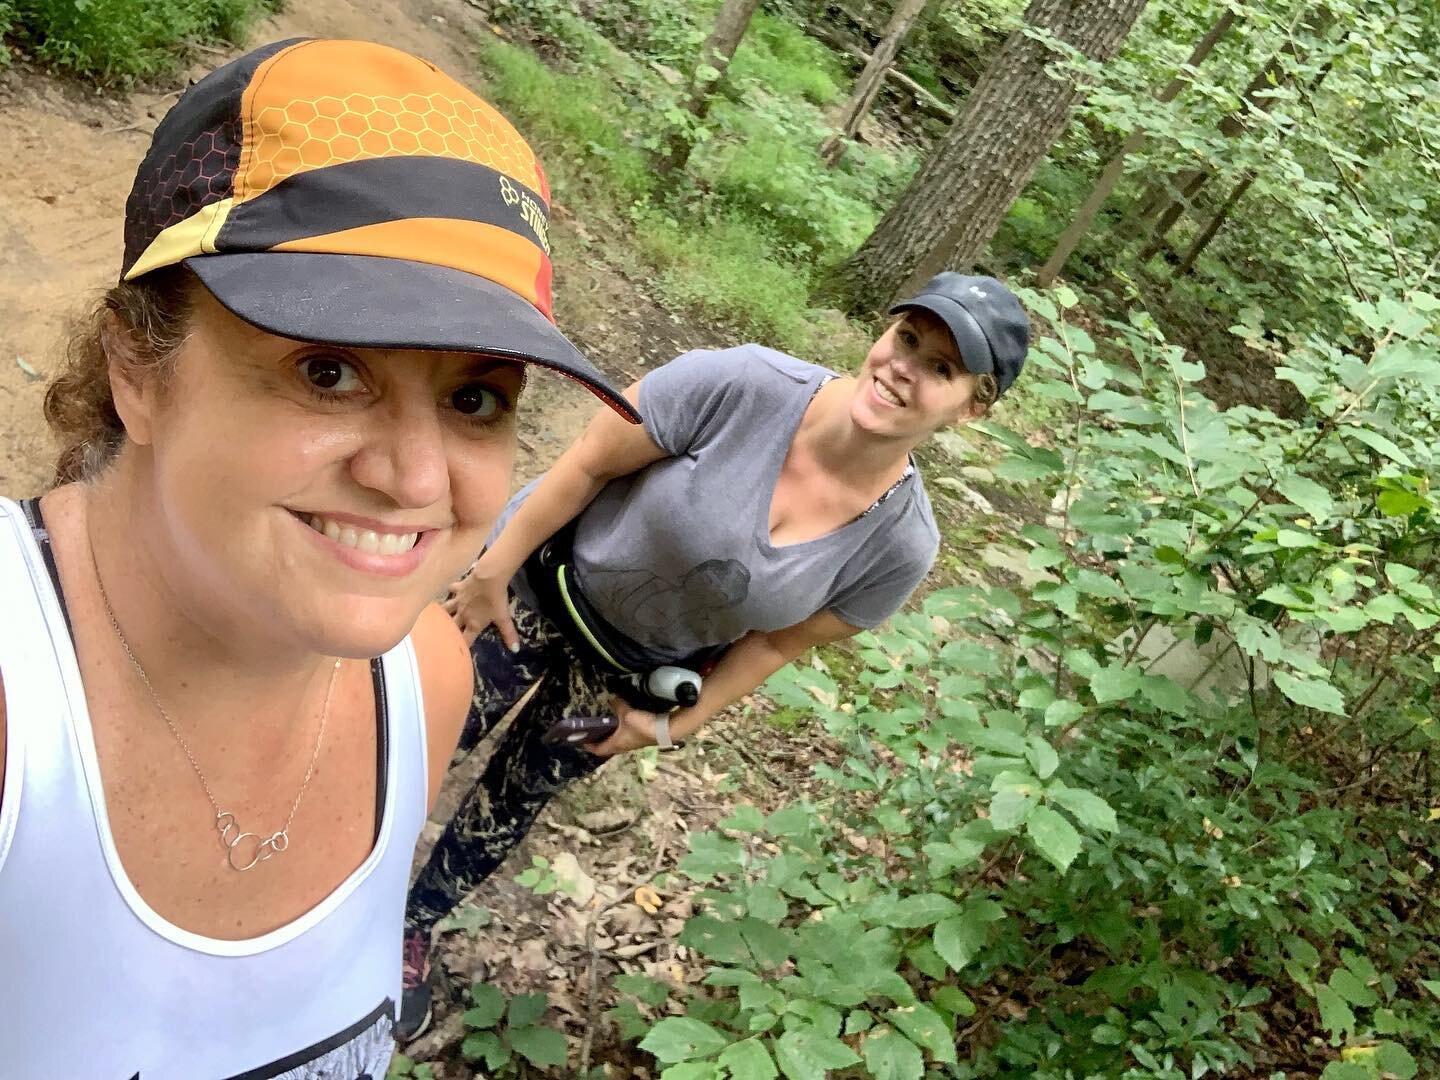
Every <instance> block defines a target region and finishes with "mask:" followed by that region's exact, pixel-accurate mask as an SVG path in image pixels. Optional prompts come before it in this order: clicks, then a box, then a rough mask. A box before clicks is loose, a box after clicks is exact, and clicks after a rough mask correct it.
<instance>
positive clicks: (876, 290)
mask: <svg viewBox="0 0 1440 1080" xmlns="http://www.w3.org/2000/svg"><path fill="white" fill-rule="evenodd" d="M1144 7H1145V0H1031V3H1030V6H1029V7H1028V8H1027V9H1026V11H1025V22H1026V24H1027V25H1026V26H1025V27H1022V28H1020V29H1017V30H1016V31H1015V32H1014V33H1012V34H1011V35H1010V37H1009V38H1008V39H1007V40H1006V41H1005V44H1004V45H1003V46H1001V49H1000V52H999V53H998V54H997V55H996V57H995V60H994V62H993V63H991V65H990V67H989V69H988V70H986V72H985V74H984V75H983V76H982V77H981V79H980V81H979V82H978V83H976V85H975V88H974V89H973V90H972V91H970V95H969V97H968V98H967V99H966V107H965V110H964V112H963V113H962V114H961V115H960V118H959V119H958V120H956V122H955V123H954V124H953V125H952V126H951V128H950V130H949V131H948V132H946V134H945V136H944V137H943V138H942V139H941V140H940V142H939V143H938V144H937V146H936V148H935V150H934V152H933V153H932V154H931V155H930V158H929V160H927V161H926V162H925V164H924V166H922V167H921V169H920V171H919V173H917V174H916V176H915V178H914V179H913V180H912V181H911V182H910V184H909V186H908V187H906V189H905V190H904V192H902V193H901V195H900V198H899V200H898V201H897V202H896V203H895V205H894V206H893V207H891V209H890V211H889V213H887V214H886V215H885V216H884V217H883V218H882V219H881V220H880V223H879V224H878V225H877V226H876V227H875V231H874V232H872V233H871V234H870V236H869V238H868V239H867V240H866V241H865V243H864V244H862V245H861V247H860V250H859V251H857V252H856V253H855V254H854V255H853V256H851V257H850V258H849V259H848V260H846V262H845V263H843V264H842V265H841V266H840V267H839V268H838V269H837V270H836V272H835V274H834V276H833V277H832V279H831V281H830V282H828V283H827V288H826V290H825V291H826V292H828V293H829V294H830V295H831V296H832V297H833V298H834V299H836V300H838V301H839V303H840V304H841V305H842V306H843V307H845V308H846V309H848V310H850V311H866V310H873V309H874V308H875V307H877V306H882V305H883V304H884V303H885V302H886V301H889V300H890V299H892V298H893V297H895V296H896V295H897V294H898V293H899V292H900V291H901V290H902V289H905V288H907V287H909V286H911V285H914V284H919V283H922V282H923V281H924V280H925V279H926V278H928V277H930V276H931V275H932V274H934V273H936V272H938V271H939V270H942V269H944V268H945V267H946V266H947V265H958V266H967V265H968V264H970V263H971V262H972V261H973V260H974V258H975V256H976V255H977V254H978V253H979V251H980V249H981V248H982V247H984V245H985V244H986V243H987V242H988V241H989V239H990V237H991V236H993V235H994V234H995V230H996V229H997V228H998V227H999V225H1000V221H1001V220H1002V218H1003V217H1004V216H1005V211H1006V210H1007V209H1008V208H1009V206H1010V204H1011V202H1012V201H1014V199H1015V196H1016V195H1018V194H1019V193H1020V190H1021V189H1022V188H1023V187H1024V186H1025V184H1026V182H1027V181H1029V179H1030V176H1031V174H1033V173H1034V171H1035V169H1036V167H1037V166H1038V165H1039V164H1040V162H1041V160H1042V159H1043V158H1044V157H1045V154H1046V153H1047V152H1048V151H1049V149H1050V147H1051V145H1052V144H1053V143H1054V142H1055V140H1056V139H1057V138H1059V137H1060V134H1061V133H1062V132H1063V131H1064V130H1065V125H1066V123H1067V122H1068V121H1069V119H1070V112H1071V109H1072V108H1073V107H1074V106H1075V104H1076V102H1078V101H1079V99H1080V97H1081V95H1082V94H1083V93H1084V90H1085V87H1084V86H1083V85H1082V84H1081V82H1080V81H1078V80H1077V79H1075V78H1073V77H1063V76H1060V74H1059V73H1058V72H1056V71H1055V63H1054V62H1055V60H1056V59H1057V55H1056V53H1055V52H1054V51H1053V50H1052V49H1051V48H1050V47H1049V46H1048V45H1047V44H1046V43H1045V42H1044V41H1043V40H1037V38H1036V37H1033V36H1031V35H1032V34H1033V33H1034V32H1035V31H1037V30H1038V31H1048V32H1049V33H1051V34H1053V35H1054V36H1055V37H1056V38H1058V39H1059V40H1060V41H1061V42H1064V43H1065V44H1066V45H1068V46H1070V47H1072V48H1074V49H1076V50H1078V51H1079V52H1081V53H1082V54H1084V55H1085V56H1087V57H1089V58H1090V59H1092V60H1096V61H1101V62H1104V61H1106V60H1109V59H1110V58H1111V57H1112V56H1114V55H1115V53H1116V51H1118V50H1119V48H1120V43H1121V42H1122V41H1124V40H1125V35H1126V34H1127V33H1129V31H1130V27H1131V26H1132V25H1133V24H1134V22H1135V20H1136V18H1137V17H1138V16H1139V15H1140V12H1141V10H1142V9H1143V8H1144ZM937 240H938V241H939V242H938V243H937Z"/></svg>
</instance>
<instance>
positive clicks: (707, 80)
mask: <svg viewBox="0 0 1440 1080" xmlns="http://www.w3.org/2000/svg"><path fill="white" fill-rule="evenodd" d="M759 6H760V0H725V3H724V4H723V5H722V6H721V8H720V14H719V15H718V16H716V19H715V28H714V29H713V30H711V31H710V36H709V37H707V38H706V39H705V44H704V45H702V46H701V47H700V63H699V64H697V65H696V67H695V76H694V78H693V79H692V80H691V82H690V89H689V91H688V92H687V94H686V96H685V102H684V105H683V106H682V107H683V108H684V109H685V111H686V112H687V113H689V114H690V116H691V117H692V122H691V123H687V124H680V125H676V126H675V127H674V128H672V129H671V132H670V138H669V141H668V143H667V144H666V147H665V150H664V152H663V153H662V154H660V156H659V164H660V169H661V171H662V172H665V173H678V172H680V171H681V170H683V169H684V168H685V166H686V165H687V164H688V163H689V161H690V152H691V151H692V150H694V149H695V136H694V129H695V127H697V126H698V125H700V124H701V123H703V122H704V120H705V116H706V114H707V113H708V112H709V111H710V101H711V99H712V97H713V96H714V94H715V91H716V90H718V89H719V88H720V83H721V81H722V80H723V79H724V78H725V72H726V71H727V70H729V67H730V60H731V58H732V57H733V56H734V55H735V50H736V48H738V47H739V45H740V39H741V38H743V37H744V36H745V30H746V28H748V27H749V25H750V17H751V16H752V15H754V14H755V9H756V8H757V7H759Z"/></svg>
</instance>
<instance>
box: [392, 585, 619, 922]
mask: <svg viewBox="0 0 1440 1080" xmlns="http://www.w3.org/2000/svg"><path fill="white" fill-rule="evenodd" d="M511 613H512V615H513V617H514V620H515V629H516V630H517V631H519V634H520V651H519V652H515V653H512V652H510V650H509V649H507V648H506V647H505V645H504V643H503V642H502V641H501V640H500V636H499V635H498V634H497V633H495V628H494V627H493V626H492V627H490V628H488V629H487V630H486V631H485V632H484V633H483V634H481V635H480V636H479V637H478V638H476V639H475V644H474V645H472V646H471V647H470V657H471V660H472V661H473V662H474V664H475V699H474V701H473V702H472V704H471V706H470V715H469V716H468V717H467V718H466V720H465V731H464V734H462V735H461V737H460V748H461V749H462V750H465V751H469V750H472V749H473V748H474V747H475V745H476V744H477V743H478V742H479V741H480V740H481V739H483V738H484V737H485V736H486V735H488V734H489V733H490V732H491V731H493V730H494V728H495V725H496V724H498V723H499V722H500V720H501V719H502V718H503V717H504V716H505V714H506V713H508V712H509V711H510V708H511V706H513V705H514V704H515V702H516V701H518V700H519V699H520V698H521V696H523V695H524V693H525V691H526V690H528V689H529V688H530V687H531V686H532V685H534V683H536V682H537V681H540V688H539V689H538V690H537V691H536V692H535V696H534V697H532V698H531V699H530V702H529V704H528V705H526V707H525V709H524V711H523V712H521V713H520V715H519V716H517V717H516V718H515V722H514V723H513V724H512V725H511V726H510V729H509V730H508V731H507V732H505V734H504V735H503V736H502V737H501V739H500V742H499V744H498V745H497V746H496V747H495V752H494V753H493V754H492V755H491V757H490V760H489V762H487V763H486V765H485V771H484V772H483V773H481V775H480V779H479V780H478V781H477V782H476V784H475V786H474V787H472V788H471V789H470V790H469V791H468V792H467V793H466V794H465V797H464V798H463V799H462V800H461V801H460V807H459V809H457V810H456V811H455V816H454V817H453V818H452V819H451V820H450V823H449V824H448V825H447V826H446V827H445V832H444V835H442V836H441V837H440V839H439V841H438V842H437V843H436V844H435V848H434V850H433V851H431V853H430V861H429V862H428V863H426V864H425V868H424V869H423V870H421V871H420V876H419V877H417V878H416V879H415V883H414V884H413V885H412V886H411V887H410V899H409V902H408V904H407V905H406V912H405V927H406V930H422V931H426V932H428V931H430V930H431V929H433V928H434V926H435V924H436V923H437V922H439V921H440V920H441V919H443V918H444V917H445V916H446V915H448V914H449V913H450V911H451V909H452V908H454V907H455V905H456V904H458V903H459V902H460V900H461V899H462V898H463V897H464V896H465V895H466V894H467V893H469V892H470V891H471V890H472V889H474V888H475V887H476V886H477V885H479V884H480V882H482V881H484V880H485V879H486V878H487V877H489V876H490V874H491V873H493V872H494V870H495V868H496V867H497V866H499V865H500V863H501V862H503V861H504V860H505V856H507V855H509V854H510V852H511V851H512V850H514V848H515V846H516V845H517V844H519V843H520V841H521V840H523V839H524V837H525V834H526V833H527V832H529V831H530V826H531V825H533V824H534V823H535V819H536V818H537V817H538V816H539V815H540V811H541V810H543V809H544V808H545V804H546V803H548V802H549V801H550V799H551V797H552V796H554V795H555V794H556V793H558V792H559V791H561V790H562V789H564V788H565V787H566V786H568V785H569V784H571V783H573V782H574V781H576V780H578V779H580V778H581V777H582V776H588V775H589V774H590V773H592V772H594V771H595V770H596V769H597V768H599V766H600V765H601V764H603V760H604V759H602V758H597V757H595V756H594V755H592V754H590V753H589V752H587V751H585V750H581V749H576V748H573V747H568V746H545V745H543V744H542V743H541V742H540V737H541V736H542V735H543V734H544V733H545V731H546V730H547V729H548V728H549V727H550V725H551V724H553V723H554V722H555V721H557V720H560V719H562V718H564V717H567V716H597V715H601V714H604V713H608V712H610V704H609V699H610V689H609V686H608V684H607V679H606V675H605V673H604V672H602V671H600V670H599V669H597V668H596V667H595V666H594V665H593V664H591V663H589V662H588V661H587V660H585V659H583V658H581V657H579V656H577V655H576V654H575V653H574V652H573V651H571V648H570V646H569V644H568V643H567V642H566V641H565V639H564V638H562V637H561V636H560V633H559V631H558V630H556V629H555V627H554V626H553V625H552V624H551V623H550V622H548V621H547V620H546V619H544V618H542V617H541V616H540V615H539V614H537V613H536V612H535V611H533V610H531V609H530V608H528V607H526V606H524V605H522V604H519V603H517V602H515V601H513V600H512V602H511Z"/></svg>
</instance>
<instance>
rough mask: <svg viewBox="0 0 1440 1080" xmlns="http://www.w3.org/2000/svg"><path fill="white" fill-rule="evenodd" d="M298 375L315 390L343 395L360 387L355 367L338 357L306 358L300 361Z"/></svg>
mask: <svg viewBox="0 0 1440 1080" xmlns="http://www.w3.org/2000/svg"><path fill="white" fill-rule="evenodd" d="M300 374H301V375H303V376H304V377H305V381H306V382H308V383H309V384H310V385H311V386H313V387H315V389H317V390H333V391H335V392H336V393H342V394H343V393H347V392H349V391H351V390H358V389H359V388H360V387H361V385H362V384H361V382H360V375H359V373H358V372H357V371H356V370H355V365H353V364H351V363H350V362H349V361H346V360H341V359H340V358H339V357H338V356H328V355H320V356H308V357H306V358H305V359H304V360H302V361H300Z"/></svg>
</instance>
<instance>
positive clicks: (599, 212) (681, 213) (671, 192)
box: [479, 0, 914, 365]
mask: <svg viewBox="0 0 1440 1080" xmlns="http://www.w3.org/2000/svg"><path fill="white" fill-rule="evenodd" d="M619 9H623V11H621V10H619ZM494 16H495V18H496V20H497V22H498V23H499V24H501V25H502V26H504V27H506V28H507V30H510V31H513V32H514V33H515V36H516V37H523V38H525V39H526V40H528V41H529V42H530V43H531V44H533V45H534V47H535V51H532V50H531V49H528V48H525V47H524V46H523V45H519V44H514V43H507V42H502V41H499V40H493V39H491V40H483V39H482V40H481V41H480V42H479V49H480V72H481V75H482V77H483V79H484V90H485V92H486V93H487V94H488V95H489V96H490V97H491V98H492V99H493V100H494V101H495V103H496V104H497V105H498V106H499V107H500V108H501V109H502V110H504V111H506V112H507V113H509V114H510V115H512V116H513V117H514V118H515V119H516V122H517V123H518V124H519V125H520V126H521V127H522V129H523V130H524V131H525V133H526V135H527V137H529V138H530V139H531V140H532V141H534V142H535V143H536V144H537V146H538V147H539V149H540V150H541V157H542V159H543V160H544V161H545V164H546V168H547V169H548V170H549V172H550V174H551V179H552V187H553V188H554V190H555V191H556V192H557V193H558V199H559V201H560V202H561V204H562V205H565V206H567V207H569V208H572V209H574V210H575V211H576V213H577V214H578V215H579V216H581V217H583V218H584V219H585V220H586V221H587V222H591V223H596V222H601V223H606V222H608V223H610V224H611V225H612V226H614V231H615V232H616V233H617V234H619V235H624V236H625V240H624V242H623V244H624V246H625V248H626V251H625V252H623V253H617V254H620V255H622V256H623V258H624V259H633V260H637V261H638V262H639V264H640V266H641V269H642V270H644V271H648V272H649V273H651V274H652V275H653V276H652V277H651V285H652V288H653V289H654V292H655V294H656V296H657V298H658V299H660V300H662V301H664V302H666V303H667V304H669V305H670V306H672V307H675V308H680V309H684V310H686V311H689V312H690V313H692V314H693V315H694V316H695V317H697V318H701V319H704V320H706V321H708V322H710V323H712V324H713V325H717V326H719V327H723V328H725V329H726V330H728V331H729V332H730V333H731V334H733V335H735V336H741V337H749V338H753V339H757V340H761V341H764V342H765V343H767V344H770V345H774V346H776V347H778V348H781V349H785V350H787V351H790V352H793V353H796V354H799V355H802V356H806V357H809V358H812V359H815V360H818V361H820V362H829V363H838V364H842V365H846V364H853V363H855V362H856V361H857V360H858V359H859V356H860V355H861V350H863V342H862V340H861V339H862V338H863V336H864V334H863V331H860V330H856V329H854V328H851V327H850V326H849V325H848V324H846V323H845V321H844V320H843V319H839V318H837V317H835V316H833V315H826V314H825V313H823V312H820V311H818V310H816V309H814V308H812V307H811V304H810V300H809V297H810V293H811V289H812V286H813V283H814V281H815V280H816V278H817V276H818V275H819V274H820V273H821V272H822V271H823V269H824V268H825V267H826V266H828V265H830V264H832V263H834V262H835V261H837V260H839V259H841V258H843V257H845V256H846V255H847V254H849V252H850V251H852V250H854V248H855V246H856V245H857V244H858V243H859V242H860V240H862V239H863V238H864V236H865V235H866V234H867V233H868V232H869V231H870V230H871V229H872V228H873V227H874V224H875V222H876V220H877V213H876V210H875V207H876V206H877V205H880V204H882V203H883V200H884V199H885V198H887V197H889V195H890V194H892V193H893V192H894V191H895V190H897V189H898V188H899V186H900V185H902V184H903V183H904V182H905V180H906V179H907V178H908V176H909V174H910V173H911V171H912V170H913V168H914V160H913V155H912V154H910V153H905V152H901V153H892V152H886V151H880V150H876V149H870V148H866V147H856V148H855V152H854V153H852V154H850V155H847V160H846V161H845V162H844V163H843V165H842V166H841V167H840V168H837V169H834V170H829V169H826V168H824V167H823V166H822V165H821V164H820V162H819V161H818V159H817V157H816V152H815V151H816V148H817V147H818V146H819V144H820V143H821V142H822V141H823V140H824V138H825V136H826V135H827V134H828V132H829V129H828V127H827V125H826V121H825V118H824V114H823V112H822V106H823V105H825V104H831V103H834V102H835V101H837V100H838V99H839V98H840V97H842V96H843V94H844V90H845V83H846V79H847V75H846V72H845V71H844V69H843V67H842V65H841V64H840V62H839V59H838V57H837V56H836V55H835V54H834V53H833V52H831V51H830V50H828V49H827V48H825V47H824V46H823V45H820V44H819V43H818V42H816V41H815V40H813V39H812V38H809V37H808V36H806V35H805V34H803V33H802V32H801V31H800V30H798V29H797V28H796V27H795V26H794V25H792V24H791V23H788V22H786V21H784V20H783V19H779V18H775V17H773V16H770V15H767V14H764V13H761V14H759V15H757V16H756V17H755V20H754V22H753V24H752V26H751V29H750V33H749V34H748V35H747V37H746V39H745V41H744V42H743V43H742V45H741V47H740V49H739V50H738V52H737V53H736V56H735V60H734V63H733V64H732V65H731V69H730V72H729V78H728V80H727V86H726V90H725V91H724V93H723V95H722V96H721V97H720V98H718V99H717V100H716V102H715V103H714V105H713V107H712V109H711V112H710V116H709V118H708V120H707V123H706V126H705V129H704V132H703V136H702V139H701V142H700V145H699V147H698V148H697V150H696V152H695V154H694V155H693V157H692V159H691V167H690V169H689V170H688V171H687V176H686V177H685V179H684V180H683V181H682V182H681V183H679V184H678V185H674V186H667V185H665V184H663V183H662V182H661V180H660V178H659V175H658V174H657V172H656V170H655V168H654V166H653V161H652V157H651V155H652V153H653V152H654V151H655V150H656V149H658V147H659V146H660V143H661V136H662V135H663V134H664V132H665V131H666V129H667V126H668V125H669V124H671V123H673V122H674V117H675V115H676V110H677V109H678V107H679V101H680V98H681V95H682V93H683V91H684V89H685V83H684V76H683V75H682V71H685V70H688V69H689V68H690V67H692V66H693V63H694V55H695V53H696V52H697V51H698V48H699V42H700V41H701V40H702V39H703V36H704V30H703V27H702V26H701V25H700V24H699V23H698V22H696V18H697V12H696V11H695V10H687V9H671V8H666V9H664V10H663V11H662V10H661V9H659V8H656V7H654V6H652V5H649V4H646V3H644V2H643V0H629V2H627V3H625V4H621V5H617V9H616V10H611V8H609V7H606V8H604V9H603V10H600V9H597V10H596V12H595V13H594V14H593V15H592V16H591V18H592V19H593V20H594V21H593V22H587V21H586V20H585V19H584V18H582V17H581V16H580V15H579V14H577V13H576V12H575V10H573V9H571V8H569V7H568V6H562V5H559V4H555V3H540V4H527V5H519V4H501V5H498V6H497V7H496V8H495V9H494ZM621 23H623V24H624V25H623V26H621V25H620V24H621ZM602 30H603V31H604V33H603V34H602V32H601V31H602ZM606 34H613V35H615V40H610V39H608V38H607V37H606V36H605V35H606ZM617 46H619V47H617ZM622 49H625V50H628V51H622ZM540 54H543V55H545V56H546V57H549V58H550V59H551V61H552V62H550V63H547V62H546V60H544V59H542V58H541V55H540Z"/></svg>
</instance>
